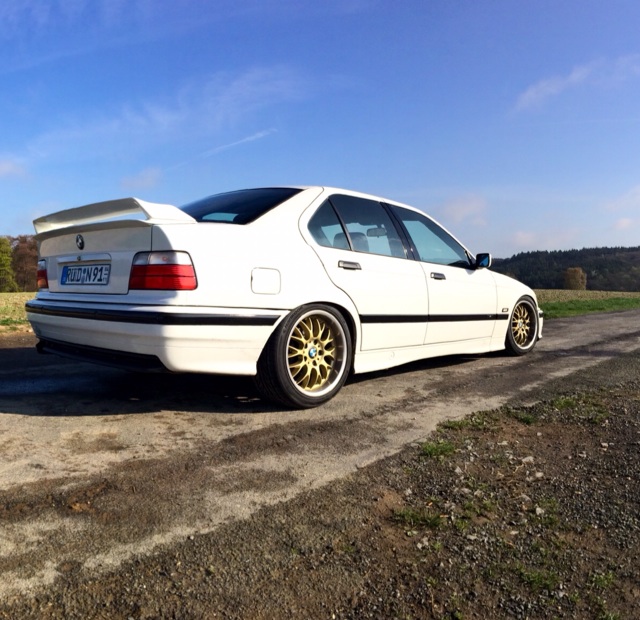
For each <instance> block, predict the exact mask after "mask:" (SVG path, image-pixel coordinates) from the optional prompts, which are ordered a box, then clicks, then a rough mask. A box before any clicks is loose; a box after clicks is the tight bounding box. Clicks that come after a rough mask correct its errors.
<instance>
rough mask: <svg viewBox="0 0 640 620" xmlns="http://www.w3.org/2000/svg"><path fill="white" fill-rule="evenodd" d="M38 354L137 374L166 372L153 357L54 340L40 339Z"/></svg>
mask: <svg viewBox="0 0 640 620" xmlns="http://www.w3.org/2000/svg"><path fill="white" fill-rule="evenodd" d="M36 349H37V351H38V353H55V354H56V355H60V356H62V357H68V358H71V359H75V360H80V361H82V362H93V363H95V364H101V365H102V366H112V367H114V368H122V369H123V370H131V371H138V372H163V371H167V368H166V367H165V366H164V364H163V363H162V362H161V361H160V360H159V359H158V358H157V357H156V356H155V355H143V354H140V353H128V352H125V351H113V350H111V349H99V348H98V347H89V346H86V345H80V344H69V343H66V342H57V341H55V340H45V339H41V340H39V341H38V344H37V345H36Z"/></svg>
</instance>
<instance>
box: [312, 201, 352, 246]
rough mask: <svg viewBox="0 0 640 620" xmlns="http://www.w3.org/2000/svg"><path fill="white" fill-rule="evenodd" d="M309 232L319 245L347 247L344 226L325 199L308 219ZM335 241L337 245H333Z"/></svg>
mask: <svg viewBox="0 0 640 620" xmlns="http://www.w3.org/2000/svg"><path fill="white" fill-rule="evenodd" d="M309 232H310V233H311V235H312V237H313V238H314V239H315V240H316V242H317V243H318V244H319V245H324V246H325V247H327V248H333V247H339V248H340V249H342V250H348V249H349V242H348V241H347V237H346V235H345V234H344V228H342V224H341V223H340V220H339V219H338V216H337V215H336V212H335V211H334V210H333V207H332V206H331V203H330V202H329V201H328V200H325V201H324V202H323V203H322V204H321V205H320V207H318V210H317V211H316V212H315V213H314V214H313V217H312V218H311V219H310V220H309ZM334 241H337V243H338V244H337V245H334Z"/></svg>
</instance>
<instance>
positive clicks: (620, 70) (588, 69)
mask: <svg viewBox="0 0 640 620" xmlns="http://www.w3.org/2000/svg"><path fill="white" fill-rule="evenodd" d="M637 77H640V54H631V55H628V56H621V57H619V58H617V59H615V60H612V61H607V60H597V61H594V62H590V63H586V64H583V65H578V66H577V67H574V68H573V69H572V70H571V71H570V72H569V73H568V74H567V75H556V76H553V77H549V78H545V79H542V80H540V81H538V82H536V83H535V84H532V85H531V86H529V87H528V88H527V89H526V90H525V91H524V92H523V93H522V94H521V95H520V96H519V97H518V100H517V102H516V105H515V109H516V110H517V111H523V110H529V109H532V108H536V107H540V106H541V105H542V104H544V103H546V102H547V101H548V100H549V99H552V98H553V97H557V96H559V95H561V94H562V93H564V92H566V91H568V90H571V89H574V88H578V87H579V86H583V85H590V86H598V87H601V88H609V87H611V86H613V85H615V84H619V83H621V82H625V81H627V80H629V79H634V78H637Z"/></svg>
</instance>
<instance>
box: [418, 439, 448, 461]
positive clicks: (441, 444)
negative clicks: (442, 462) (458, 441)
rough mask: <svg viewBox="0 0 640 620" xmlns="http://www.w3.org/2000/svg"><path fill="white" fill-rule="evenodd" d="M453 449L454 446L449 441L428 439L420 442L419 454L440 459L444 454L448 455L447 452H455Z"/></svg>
mask: <svg viewBox="0 0 640 620" xmlns="http://www.w3.org/2000/svg"><path fill="white" fill-rule="evenodd" d="M455 449H456V448H455V446H454V445H453V444H452V443H451V442H449V441H444V440H439V441H428V442H426V443H424V444H422V448H421V450H420V454H421V455H422V456H426V457H427V458H431V459H436V458H440V459H442V458H444V457H445V456H448V455H449V454H452V453H453V452H455Z"/></svg>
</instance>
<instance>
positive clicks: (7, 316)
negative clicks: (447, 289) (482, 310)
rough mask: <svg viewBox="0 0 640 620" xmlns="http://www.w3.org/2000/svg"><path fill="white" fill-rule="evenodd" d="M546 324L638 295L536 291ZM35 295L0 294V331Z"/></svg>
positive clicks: (622, 304) (636, 302)
mask: <svg viewBox="0 0 640 620" xmlns="http://www.w3.org/2000/svg"><path fill="white" fill-rule="evenodd" d="M536 294H537V296H538V302H539V303H540V306H541V307H542V309H543V310H544V315H545V320H547V319H557V318H562V317H568V316H576V315H578V314H588V313H590V312H611V311H613V310H630V309H631V308H640V292H638V293H624V292H611V291H565V290H538V291H536ZM34 296H35V293H0V330H3V331H7V330H9V331H11V330H18V329H24V328H25V327H26V326H27V325H28V323H27V318H26V315H25V311H24V304H25V302H26V301H27V300H29V299H32V298H33V297H34Z"/></svg>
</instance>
